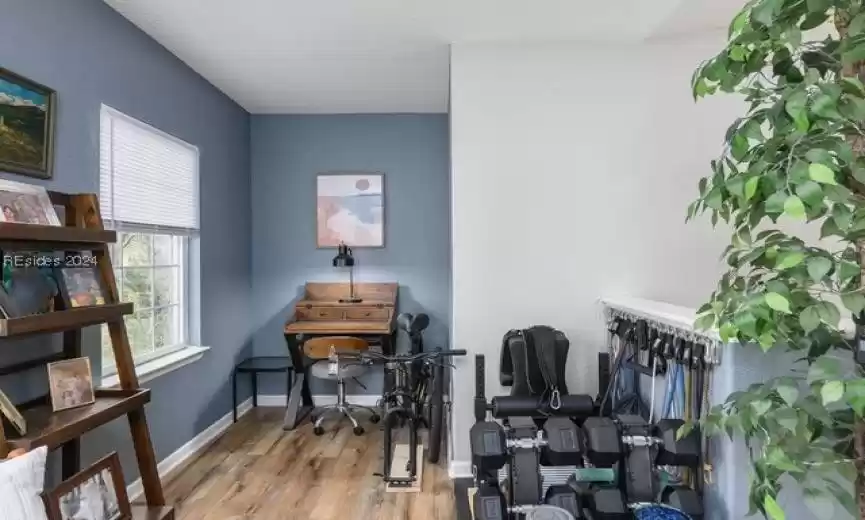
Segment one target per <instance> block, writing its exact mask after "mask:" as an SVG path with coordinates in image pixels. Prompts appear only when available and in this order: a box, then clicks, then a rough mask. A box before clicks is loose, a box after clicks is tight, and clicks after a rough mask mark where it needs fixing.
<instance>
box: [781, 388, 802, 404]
mask: <svg viewBox="0 0 865 520" xmlns="http://www.w3.org/2000/svg"><path fill="white" fill-rule="evenodd" d="M775 390H776V391H777V392H778V395H779V396H781V399H782V400H783V401H784V402H785V403H787V406H793V403H795V402H796V399H798V398H799V389H798V388H796V387H795V386H793V385H778V387H777V388H776V389H775Z"/></svg>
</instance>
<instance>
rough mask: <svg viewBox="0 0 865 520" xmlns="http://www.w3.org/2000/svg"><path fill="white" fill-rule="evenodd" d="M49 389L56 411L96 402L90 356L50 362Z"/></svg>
mask: <svg viewBox="0 0 865 520" xmlns="http://www.w3.org/2000/svg"><path fill="white" fill-rule="evenodd" d="M48 390H49V393H50V395H51V408H52V409H53V410H54V411H55V412H59V411H61V410H68V409H70V408H77V407H79V406H85V405H88V404H93V403H94V402H96V394H95V393H94V392H93V374H92V373H91V371H90V358H86V357H81V358H74V359H64V360H63V361H55V362H53V363H48Z"/></svg>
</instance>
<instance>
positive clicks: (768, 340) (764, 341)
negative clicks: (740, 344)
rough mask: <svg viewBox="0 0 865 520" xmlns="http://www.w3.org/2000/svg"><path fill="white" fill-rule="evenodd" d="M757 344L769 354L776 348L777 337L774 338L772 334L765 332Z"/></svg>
mask: <svg viewBox="0 0 865 520" xmlns="http://www.w3.org/2000/svg"><path fill="white" fill-rule="evenodd" d="M757 342H758V343H759V344H760V348H761V349H763V352H768V351H769V350H770V349H771V348H772V347H774V346H775V336H773V335H772V333H771V332H764V333H763V334H760V337H759V338H757Z"/></svg>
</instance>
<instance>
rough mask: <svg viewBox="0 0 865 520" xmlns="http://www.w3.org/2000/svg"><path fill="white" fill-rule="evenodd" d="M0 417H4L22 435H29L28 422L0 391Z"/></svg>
mask: <svg viewBox="0 0 865 520" xmlns="http://www.w3.org/2000/svg"><path fill="white" fill-rule="evenodd" d="M0 415H3V416H4V417H6V418H7V419H9V422H10V423H12V426H13V427H14V428H15V430H16V431H17V432H18V433H19V434H21V435H27V421H26V420H25V419H24V416H23V415H21V412H19V411H18V409H17V408H15V405H14V404H12V401H10V400H9V398H8V397H7V396H6V394H4V393H3V391H2V390H0Z"/></svg>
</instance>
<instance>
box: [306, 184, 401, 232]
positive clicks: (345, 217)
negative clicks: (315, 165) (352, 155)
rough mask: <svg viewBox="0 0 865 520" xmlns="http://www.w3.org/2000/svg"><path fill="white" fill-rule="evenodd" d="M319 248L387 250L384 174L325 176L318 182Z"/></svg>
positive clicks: (317, 229)
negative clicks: (385, 241)
mask: <svg viewBox="0 0 865 520" xmlns="http://www.w3.org/2000/svg"><path fill="white" fill-rule="evenodd" d="M316 213H317V217H316V223H317V227H316V240H317V246H318V247H319V248H329V247H338V246H339V244H340V243H344V244H345V245H347V246H349V247H384V232H385V226H384V223H385V201H384V174H383V173H365V172H332V173H321V174H319V175H318V177H317V179H316Z"/></svg>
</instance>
